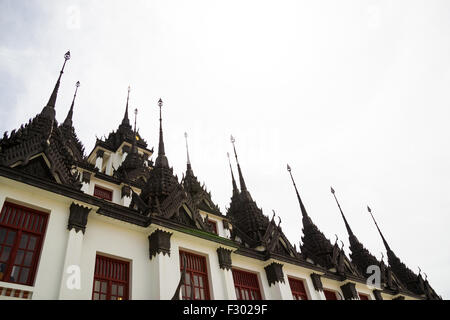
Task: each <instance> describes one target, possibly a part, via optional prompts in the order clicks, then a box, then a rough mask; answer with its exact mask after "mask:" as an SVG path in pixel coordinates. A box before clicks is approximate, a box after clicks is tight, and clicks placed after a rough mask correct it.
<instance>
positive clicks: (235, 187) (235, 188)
mask: <svg viewBox="0 0 450 320" xmlns="http://www.w3.org/2000/svg"><path fill="white" fill-rule="evenodd" d="M227 157H228V163H229V164H230V171H231V180H232V183H233V196H235V195H236V196H237V195H239V190H238V188H237V184H236V180H234V174H233V168H232V167H231V161H230V154H229V153H228V152H227Z"/></svg>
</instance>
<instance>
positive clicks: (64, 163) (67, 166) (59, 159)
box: [0, 52, 82, 189]
mask: <svg viewBox="0 0 450 320" xmlns="http://www.w3.org/2000/svg"><path fill="white" fill-rule="evenodd" d="M69 59H70V52H67V53H66V54H65V55H64V64H63V67H62V68H61V71H60V73H59V77H58V80H57V81H56V85H55V87H54V89H53V92H52V94H51V95H50V99H49V100H48V103H47V105H46V106H45V107H44V108H43V109H42V112H41V113H40V114H38V115H37V116H36V117H34V118H33V120H31V119H30V121H29V122H28V124H25V125H22V126H21V127H20V128H19V129H18V130H17V131H16V130H13V131H12V132H11V134H10V136H9V137H8V136H7V135H6V133H5V135H4V136H3V139H1V140H0V165H3V166H7V167H16V168H17V169H18V170H20V171H23V172H26V173H28V174H31V175H33V176H37V177H39V178H42V179H46V180H51V181H55V182H57V183H61V184H65V185H67V186H70V187H74V188H76V189H79V188H80V187H81V183H80V182H79V181H78V176H77V175H76V174H74V173H72V165H73V164H74V163H75V161H76V160H77V157H79V155H76V154H73V152H71V151H70V150H69V148H68V147H67V145H66V138H65V136H64V134H63V132H62V131H61V130H60V129H59V128H58V122H57V121H56V119H55V106H56V99H57V96H58V89H59V86H60V83H61V77H62V74H63V72H64V67H65V65H66V62H67V60H69ZM75 144H76V141H75ZM77 147H79V146H77ZM81 148H82V147H80V149H81ZM75 149H76V148H75ZM81 154H82V152H81ZM44 157H45V158H46V159H45V158H44Z"/></svg>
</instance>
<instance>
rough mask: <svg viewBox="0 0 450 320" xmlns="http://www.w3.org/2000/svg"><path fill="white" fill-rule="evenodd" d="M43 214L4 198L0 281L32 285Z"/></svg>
mask: <svg viewBox="0 0 450 320" xmlns="http://www.w3.org/2000/svg"><path fill="white" fill-rule="evenodd" d="M47 217H48V214H46V213H43V212H39V211H37V210H33V209H30V208H26V207H23V206H19V205H16V204H13V203H9V202H5V204H4V205H3V208H2V211H1V213H0V281H5V282H13V283H20V284H25V285H29V286H32V285H33V283H34V278H35V275H36V269H37V264H38V261H39V256H40V254H41V247H42V242H43V239H44V235H45V230H46V228H47Z"/></svg>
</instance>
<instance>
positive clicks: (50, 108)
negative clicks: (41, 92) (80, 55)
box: [42, 51, 70, 119]
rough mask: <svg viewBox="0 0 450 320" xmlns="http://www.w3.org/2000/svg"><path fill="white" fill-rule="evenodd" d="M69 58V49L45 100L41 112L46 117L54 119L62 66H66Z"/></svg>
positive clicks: (62, 71) (62, 70)
mask: <svg viewBox="0 0 450 320" xmlns="http://www.w3.org/2000/svg"><path fill="white" fill-rule="evenodd" d="M69 59H70V51H67V52H66V54H65V55H64V64H63V66H62V68H61V71H60V72H59V77H58V80H57V81H56V84H55V88H54V89H53V92H52V94H51V96H50V99H49V100H48V102H47V105H46V106H45V107H44V109H43V110H42V114H43V115H44V116H46V117H48V118H51V119H54V118H55V105H56V97H57V96H58V89H59V84H60V82H61V76H62V74H63V73H64V67H65V66H66V62H67V60H69Z"/></svg>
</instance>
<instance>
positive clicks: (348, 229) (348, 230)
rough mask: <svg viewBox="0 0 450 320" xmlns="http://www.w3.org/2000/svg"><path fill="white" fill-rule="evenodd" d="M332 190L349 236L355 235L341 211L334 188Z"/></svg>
mask: <svg viewBox="0 0 450 320" xmlns="http://www.w3.org/2000/svg"><path fill="white" fill-rule="evenodd" d="M330 189H331V193H332V194H333V196H334V199H335V200H336V203H337V205H338V207H339V211H340V212H341V216H342V219H344V223H345V227H346V228H347V232H348V234H349V236H351V235H353V232H352V229H351V228H350V225H349V224H348V222H347V219H346V218H345V215H344V212H343V211H342V209H341V205H340V204H339V201H338V199H337V197H336V192H335V191H334V189H333V187H330Z"/></svg>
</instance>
